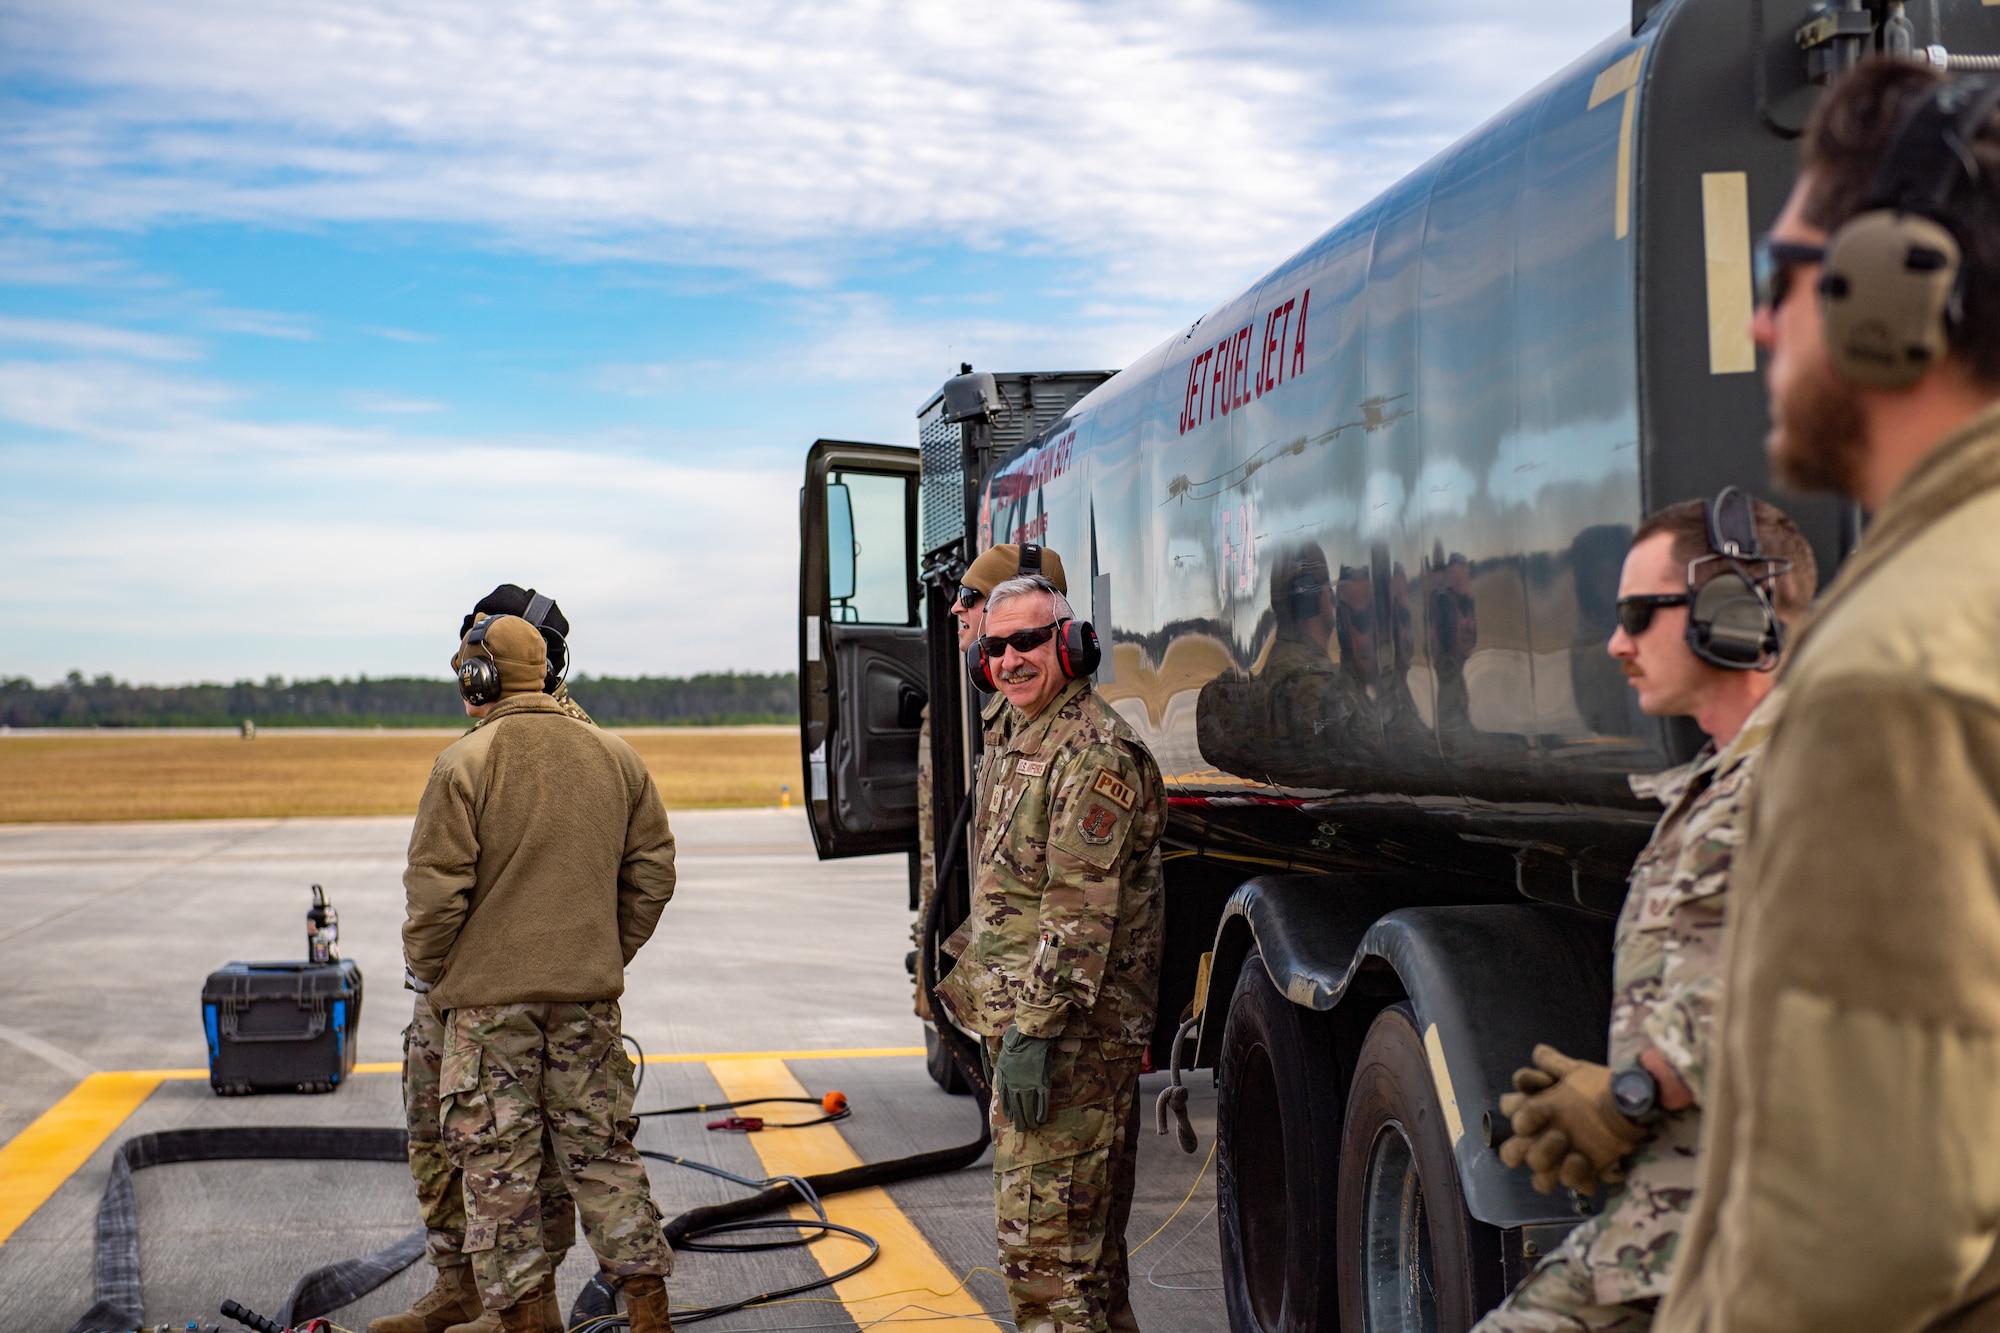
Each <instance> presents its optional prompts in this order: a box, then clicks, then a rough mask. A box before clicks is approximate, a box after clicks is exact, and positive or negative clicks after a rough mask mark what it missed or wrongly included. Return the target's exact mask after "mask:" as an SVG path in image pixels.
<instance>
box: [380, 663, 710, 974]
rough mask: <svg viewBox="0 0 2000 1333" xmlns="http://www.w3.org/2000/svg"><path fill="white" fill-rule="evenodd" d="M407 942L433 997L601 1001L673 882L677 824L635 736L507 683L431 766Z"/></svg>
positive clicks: (408, 956)
mask: <svg viewBox="0 0 2000 1333" xmlns="http://www.w3.org/2000/svg"><path fill="white" fill-rule="evenodd" d="M403 887H404V889H405V890H406V891H407V893H408V898H409V902H408V908H409V916H408V919H407V920H406V921H405V922H404V924H403V952H404V957H405V960H406V961H407V962H408V964H409V967H410V971H411V972H413V973H415V974H416V976H417V978H418V980H420V981H423V982H427V983H429V984H430V986H431V999H432V1001H433V1002H434V1003H435V1004H436V1005H437V1007H438V1008H440V1009H458V1008H463V1007H466V1006H469V1005H487V1004H522V1003H529V1002H535V1001H549V1000H612V999H616V998H617V997H618V996H620V995H621V994H623V993H624V990H625V965H626V964H627V963H629V962H631V961H632V956H633V955H634V954H636V953H638V952H639V947H640V946H641V945H643V944H644V943H645V942H646V940H647V939H648V938H649V937H651V935H652V933H653V927H654V926H655V925H657V924H658V923H659V920H660V912H661V910H662V909H663V908H664V907H665V906H666V904H667V900H668V899H669V898H671V897H673V894H674V835H673V831H672V830H671V829H669V828H668V827H667V812H666V808H665V807H664V806H662V805H661V803H660V793H659V790H658V789H657V788H656V787H655V786H654V785H653V778H652V775H651V774H650V773H648V772H647V771H646V765H645V763H644V762H643V761H642V760H641V759H640V758H639V756H638V755H637V754H636V753H634V751H633V749H632V747H631V746H629V745H627V744H626V743H625V742H624V741H622V740H619V739H618V738H617V737H616V736H613V735H611V734H610V733H608V732H603V731H599V730H598V729H597V728H595V727H593V726H590V725H589V724H587V723H583V722H578V721H577V720H575V719H574V718H571V717H569V716H568V715H566V714H565V713H564V712H563V709H562V705H561V704H559V703H558V702H556V700H554V699H552V698H550V697H549V696H548V695H546V694H541V693H531V694H512V695H509V696H507V697H506V698H504V699H502V700H501V701H500V702H499V703H497V704H495V705H494V706H493V709H492V711H491V712H490V713H489V714H487V716H486V718H485V719H484V720H483V721H482V722H481V723H480V724H479V726H478V727H477V728H475V729H474V730H473V731H472V732H470V733H469V734H467V735H466V736H464V737H462V738H461V739H459V740H457V741H455V742H453V743H452V744H451V745H450V746H449V747H447V748H446V750H445V751H444V753H443V754H441V755H439V756H438V758H437V763H436V764H434V765H433V766H432V768H431V777H430V784H429V785H428V786H427V787H426V788H425V789H424V795H423V800H422V802H421V803H420V804H419V805H418V807H417V823H416V828H415V829H414V830H413V831H412V833H411V834H410V859H409V868H408V869H407V870H406V871H404V873H403Z"/></svg>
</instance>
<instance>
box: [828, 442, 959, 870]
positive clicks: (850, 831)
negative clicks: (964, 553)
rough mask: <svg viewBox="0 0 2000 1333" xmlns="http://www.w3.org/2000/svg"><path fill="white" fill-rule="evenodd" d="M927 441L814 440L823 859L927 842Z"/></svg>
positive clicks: (909, 848)
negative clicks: (922, 556) (921, 790)
mask: <svg viewBox="0 0 2000 1333" xmlns="http://www.w3.org/2000/svg"><path fill="white" fill-rule="evenodd" d="M917 474H918V454H917V450H915V449H906V448H898V447H896V446H894V445H887V444H854V443H850V442H848V441H845V440H818V441H815V442H814V444H813V447H812V450H811V452H810V453H808V454H807V455H806V484H805V491H804V493H803V495H802V496H801V505H800V514H799V523H800V534H799V535H800V547H799V740H800V745H801V748H802V749H803V751H804V755H805V767H806V782H807V792H806V797H807V799H806V810H807V812H808V816H809V818H810V819H811V821H812V832H813V843H814V845H815V846H816V847H817V848H818V849H819V855H820V859H821V860H830V859H832V858H834V857H838V856H866V855H869V854H871V853H876V852H910V851H915V850H916V846H917V733H918V728H919V726H920V725H921V723H922V721H923V708H924V705H925V704H926V703H927V702H928V700H929V694H928V688H927V687H928V685H929V681H930V664H929V660H928V648H927V646H926V642H925V638H924V626H923V621H922V613H921V608H922V590H921V588H920V587H919V585H918V582H917Z"/></svg>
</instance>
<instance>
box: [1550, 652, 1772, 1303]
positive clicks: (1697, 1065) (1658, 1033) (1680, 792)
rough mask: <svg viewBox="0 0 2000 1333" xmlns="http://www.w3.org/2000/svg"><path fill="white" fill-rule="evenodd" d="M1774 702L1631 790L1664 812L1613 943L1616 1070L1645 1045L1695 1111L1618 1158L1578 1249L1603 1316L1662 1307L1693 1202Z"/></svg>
mask: <svg viewBox="0 0 2000 1333" xmlns="http://www.w3.org/2000/svg"><path fill="white" fill-rule="evenodd" d="M1783 694H1784V691H1783V690H1782V689H1778V690H1773V691H1772V692H1771V693H1770V694H1769V695H1766V696H1765V698H1764V701H1763V702H1762V703H1760V704H1758V705H1757V707H1756V708H1755V709H1754V710H1752V712H1751V714H1750V716H1749V717H1748V718H1747V719H1746V720H1745V721H1744V723H1743V727H1742V730H1740V731H1738V732H1737V733H1736V735H1735V736H1734V737H1733V738H1731V740H1730V743H1729V744H1728V745H1727V746H1725V747H1723V748H1722V750H1721V751H1720V752H1719V753H1718V752H1717V750H1716V748H1715V746H1714V744H1713V743H1711V744H1709V745H1708V746H1706V747H1704V748H1703V750H1702V752H1701V753H1700V754H1699V755H1697V756H1696V757H1695V759H1694V761H1693V762H1692V763H1688V764H1683V765H1682V766H1681V767H1679V768H1671V769H1668V770H1667V771H1666V772H1664V773H1659V774H1655V775H1654V776H1652V777H1647V778H1636V777H1635V778H1633V779H1632V790H1633V791H1634V792H1636V793H1638V794H1639V795H1640V796H1652V797H1655V798H1657V799H1658V800H1659V801H1660V802H1661V803H1662V804H1663V805H1665V806H1666V807H1667V812H1666V814H1664V815H1662V816H1661V817H1660V822H1659V824H1658V825H1656V826H1655V827H1654V829H1653V837H1652V840H1651V841H1649V842H1648V843H1647V844H1646V849H1645V850H1644V851H1642V852H1640V853H1639V859H1638V860H1637V861H1636V862H1635V863H1634V864H1633V866H1632V877H1631V884H1630V887H1629V888H1628V889H1627V891H1626V894H1625V908H1624V910H1623V911H1622V912H1621V913H1619V916H1618V931H1617V934H1616V936H1615V937H1614V939H1613V942H1612V958H1611V1042H1610V1055H1609V1057H1608V1062H1609V1063H1610V1065H1611V1067H1612V1068H1613V1069H1622V1068H1626V1067H1628V1066H1630V1065H1633V1064H1636V1063H1637V1062H1638V1059H1639V1053H1640V1052H1641V1051H1644V1050H1645V1049H1646V1048H1648V1047H1652V1048H1653V1049H1655V1050H1657V1051H1659V1052H1660V1054H1661V1055H1663V1056H1665V1057H1666V1059H1667V1063H1668V1064H1670V1065H1672V1066H1673V1068H1674V1072H1675V1073H1676V1074H1678V1075H1679V1076H1680V1079H1681V1081H1682V1082H1683V1083H1686V1084H1687V1085H1688V1088H1689V1089H1690V1090H1691V1091H1692V1092H1693V1093H1694V1096H1695V1104H1694V1105H1693V1106H1691V1107H1689V1108H1687V1109H1686V1110H1682V1111H1674V1112H1669V1113H1668V1114H1666V1115H1665V1116H1663V1117H1662V1118H1661V1119H1660V1120H1659V1122H1658V1123H1657V1124H1655V1125H1654V1126H1653V1127H1652V1132H1651V1134H1650V1135H1648V1137H1647V1138H1646V1140H1645V1141H1644V1142H1642V1143H1641V1144H1639V1146H1638V1147H1636V1148H1634V1149H1633V1150H1632V1152H1631V1154H1630V1155H1629V1156H1627V1157H1626V1159H1625V1163H1624V1167H1625V1183H1624V1184H1623V1185H1622V1186H1619V1187H1617V1188H1616V1189H1615V1190H1614V1191H1613V1192H1612V1195H1611V1200H1610V1202H1609V1204H1608V1206H1607V1208H1606V1210H1605V1214H1604V1216H1603V1217H1601V1218H1599V1219H1597V1221H1596V1222H1595V1223H1594V1224H1593V1225H1592V1227H1591V1228H1590V1229H1589V1230H1588V1231H1585V1232H1580V1233H1579V1239H1578V1241H1577V1242H1576V1244H1577V1245H1578V1246H1579V1247H1580V1248H1581V1251H1582V1254H1581V1258H1582V1260H1583V1262H1584V1264H1585V1266H1586V1268H1587V1269H1588V1271H1589V1274H1590V1281H1591V1286H1592V1290H1593V1292H1594V1295H1595V1299H1596V1300H1597V1302H1598V1303H1599V1304H1600V1305H1625V1304H1629V1303H1632V1302H1635V1301H1642V1300H1645V1299H1647V1298H1649V1297H1651V1298H1657V1297H1660V1296H1664V1295H1665V1294H1666V1291H1667V1283H1668V1281H1669V1279H1670V1278H1671V1276H1672V1272H1673V1264H1674V1260H1675V1254H1676V1250H1677V1248H1678V1244H1679V1240H1680V1234H1681V1229H1682V1227H1684V1226H1685V1225H1686V1223H1687V1215H1688V1211H1689V1209H1690V1208H1691V1207H1692V1206H1693V1203H1694V1187H1695V1178H1696V1174H1697V1159H1696V1153H1697V1150H1698V1149H1699V1147H1700V1143H1701V1106H1702V1104H1703V1103H1704V1102H1706V1100H1707V1098H1708V1067H1709V1061H1710V1046H1711V1044H1712V1042H1713V1040H1714V1033H1715V1013H1716V1006H1717V1002H1718V1001H1719V1000H1720V999H1721V997H1722V940H1723V924H1724V922H1725V920H1726V918H1727V912H1728V903H1729V893H1728V890H1729V877H1730V870H1731V867H1732V864H1733V863H1734V861H1735V858H1736V852H1737V848H1738V847H1739V846H1741V845H1742V841H1743V823H1744V818H1743V817H1744V806H1745V803H1746V802H1747V801H1748V799H1749V796H1750V792H1751V787H1752V783H1753V780H1754V778H1755V776H1756V773H1757V767H1758V761H1759V758H1760V757H1761V756H1762V754H1763V752H1764V742H1765V741H1766V740H1767V739H1769V737H1770V734H1771V727H1772V725H1773V724H1774V723H1775V722H1776V721H1777V719H1778V714H1779V712H1780V710H1782V708H1783V707H1784V700H1783Z"/></svg>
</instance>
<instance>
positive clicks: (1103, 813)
mask: <svg viewBox="0 0 2000 1333" xmlns="http://www.w3.org/2000/svg"><path fill="white" fill-rule="evenodd" d="M1112 780H1113V781H1114V782H1115V781H1117V779H1115V778H1114V779H1112ZM1117 829H1118V816H1117V815H1116V814H1114V813H1112V811H1111V809H1110V808H1109V807H1108V806H1103V805H1099V804H1098V803H1097V802H1096V801H1092V802H1091V803H1090V805H1089V807H1088V808H1087V809H1085V810H1084V812H1083V818H1082V819H1081V820H1079V821H1077V826H1076V831H1077V832H1078V833H1079V834H1080V835H1082V837H1083V840H1084V841H1085V842H1091V843H1096V844H1098V845H1099V846H1102V845H1103V844H1105V843H1107V842H1110V841H1111V835H1112V834H1113V833H1115V832H1116V831H1117Z"/></svg>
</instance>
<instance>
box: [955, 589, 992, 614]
mask: <svg viewBox="0 0 2000 1333" xmlns="http://www.w3.org/2000/svg"><path fill="white" fill-rule="evenodd" d="M985 600H986V594H985V593H983V592H981V591H979V589H977V588H968V587H966V586H965V585H964V584H962V583H961V584H959V585H958V604H959V605H960V606H962V607H964V608H965V609H966V610H968V611H970V610H971V609H972V608H973V607H975V606H978V605H979V604H980V603H981V602H983V601H985Z"/></svg>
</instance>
